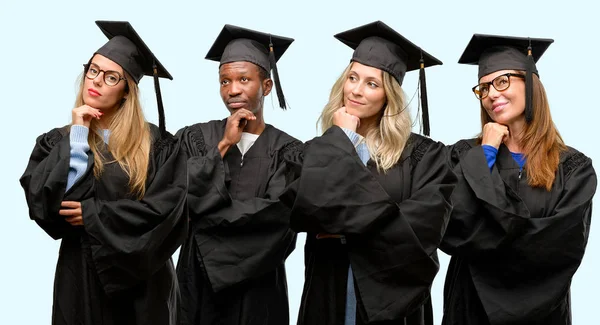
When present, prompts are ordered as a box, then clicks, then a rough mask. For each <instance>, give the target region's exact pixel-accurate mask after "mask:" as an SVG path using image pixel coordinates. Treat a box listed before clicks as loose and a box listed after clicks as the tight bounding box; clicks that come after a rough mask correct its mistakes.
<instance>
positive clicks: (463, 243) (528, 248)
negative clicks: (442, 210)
mask: <svg viewBox="0 0 600 325" xmlns="http://www.w3.org/2000/svg"><path fill="white" fill-rule="evenodd" d="M453 155H454V161H455V162H458V160H459V161H460V162H459V163H457V164H456V167H455V172H456V173H457V175H458V177H459V183H458V185H457V188H456V190H455V192H454V194H453V197H452V198H453V202H456V203H455V207H454V210H453V212H452V216H451V220H450V223H449V225H448V229H447V232H446V235H445V238H444V241H443V245H442V249H443V250H444V251H446V252H448V253H449V254H456V255H460V256H466V257H468V258H469V261H470V271H471V274H472V278H473V283H474V285H475V288H476V289H477V291H478V293H479V297H480V299H481V302H482V304H483V306H484V308H485V310H486V313H487V314H488V318H489V319H490V323H491V324H507V323H514V324H517V323H519V324H520V323H524V324H525V323H527V322H534V321H535V320H536V319H544V318H545V317H546V316H547V315H548V314H550V313H551V312H552V311H553V310H554V309H555V308H556V307H557V305H558V303H559V300H560V297H563V296H564V295H565V293H566V292H568V290H569V287H570V283H571V279H572V277H573V275H574V273H575V271H576V270H577V268H578V267H579V265H580V263H581V260H582V258H583V255H584V252H585V247H586V245H587V241H588V236H589V228H590V221H591V213H592V198H593V196H594V193H595V191H596V183H597V181H596V173H595V171H594V168H593V166H592V163H591V159H589V158H588V157H586V156H585V155H583V154H582V153H574V154H572V155H570V156H569V157H568V158H567V159H566V160H565V161H564V162H563V163H562V164H561V166H560V167H559V170H558V172H557V177H556V180H555V185H554V187H553V189H552V190H553V191H556V190H560V191H561V193H560V195H559V196H558V199H557V201H556V202H555V203H552V205H551V206H550V208H551V209H552V210H550V211H548V212H547V213H546V215H545V216H544V217H532V216H531V215H530V212H529V210H528V209H527V206H526V204H525V202H524V201H523V200H522V199H521V198H520V197H519V195H517V193H515V192H514V191H513V190H512V189H511V188H510V187H509V186H508V185H506V184H505V183H504V182H503V180H502V178H501V177H500V175H499V173H498V170H497V169H494V170H493V171H492V173H491V174H490V172H489V170H488V168H487V165H486V161H485V157H484V156H483V150H482V149H481V147H479V146H477V147H473V148H470V149H468V150H467V151H466V153H464V155H461V154H460V153H458V152H456V153H454V154H453ZM461 156H462V157H461ZM540 190H541V191H543V189H540Z"/></svg>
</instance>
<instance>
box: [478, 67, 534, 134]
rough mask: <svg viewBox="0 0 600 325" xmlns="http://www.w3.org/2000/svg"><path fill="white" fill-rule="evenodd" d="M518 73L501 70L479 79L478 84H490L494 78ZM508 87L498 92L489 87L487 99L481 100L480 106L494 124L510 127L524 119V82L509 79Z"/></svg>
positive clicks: (517, 79) (515, 78)
mask: <svg viewBox="0 0 600 325" xmlns="http://www.w3.org/2000/svg"><path fill="white" fill-rule="evenodd" d="M507 73H514V74H517V73H519V72H518V71H515V70H501V71H496V72H493V73H490V74H488V75H486V76H483V77H481V79H480V80H479V83H480V84H481V83H487V82H491V81H492V80H494V79H495V78H497V77H499V76H501V75H504V74H507ZM509 78H510V80H509V81H508V82H510V86H509V87H508V88H507V89H505V90H503V91H498V90H496V88H494V87H493V86H490V87H489V92H488V95H487V97H485V98H484V99H482V100H481V105H482V106H483V108H484V109H485V110H486V112H487V113H488V114H489V116H490V117H491V118H492V120H494V121H495V122H496V123H500V124H503V125H510V124H513V123H514V122H516V121H519V120H524V119H525V80H524V79H522V78H518V77H515V76H511V77H509Z"/></svg>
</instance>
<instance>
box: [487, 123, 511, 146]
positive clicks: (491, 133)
mask: <svg viewBox="0 0 600 325" xmlns="http://www.w3.org/2000/svg"><path fill="white" fill-rule="evenodd" d="M508 136H509V132H508V127H507V126H506V125H502V124H498V123H494V122H490V123H487V124H486V125H484V126H483V136H482V138H483V139H482V140H481V144H482V145H484V144H487V145H488V146H492V147H494V148H496V149H498V148H500V144H502V142H504V141H506V139H508Z"/></svg>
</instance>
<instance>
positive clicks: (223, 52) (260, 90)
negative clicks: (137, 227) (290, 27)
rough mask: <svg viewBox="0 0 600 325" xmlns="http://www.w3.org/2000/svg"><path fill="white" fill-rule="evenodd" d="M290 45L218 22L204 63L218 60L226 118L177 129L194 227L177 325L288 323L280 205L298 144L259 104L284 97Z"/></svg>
mask: <svg viewBox="0 0 600 325" xmlns="http://www.w3.org/2000/svg"><path fill="white" fill-rule="evenodd" d="M292 42H293V39H291V38H287V37H280V36H275V35H271V34H266V33H261V32H257V31H253V30H249V29H245V28H241V27H236V26H232V25H225V27H224V28H223V30H222V31H221V33H220V34H219V36H218V37H217V39H216V41H215V43H214V44H213V46H212V48H211V49H210V50H209V52H208V54H207V56H206V58H207V59H209V60H214V61H219V62H220V65H219V82H220V94H221V98H222V99H223V102H224V104H225V106H226V108H227V110H228V111H229V113H230V116H229V117H228V118H226V119H223V120H220V121H210V122H207V123H199V124H195V125H192V126H189V127H186V128H184V129H182V130H180V131H179V132H178V136H179V137H180V138H181V141H182V146H184V148H185V150H187V152H188V155H189V159H188V179H189V186H190V188H189V193H188V209H189V213H190V222H191V225H190V227H191V231H190V233H189V236H188V239H187V241H186V243H185V244H184V246H183V247H182V250H181V255H180V257H179V262H178V266H177V272H178V276H179V283H180V286H181V289H182V300H183V301H182V308H181V309H180V310H181V315H180V316H181V319H182V324H194V325H199V324H202V325H208V324H273V325H276V324H277V325H280V324H288V323H289V311H288V309H289V308H288V299H287V285H286V276H285V267H284V262H285V259H286V258H287V256H288V255H289V254H290V253H291V252H292V250H293V249H294V247H295V240H296V236H295V233H294V232H292V231H291V230H290V229H289V210H288V209H287V208H286V207H285V206H283V205H282V204H281V203H280V202H279V201H278V196H279V194H280V192H281V191H282V190H283V189H284V187H285V186H286V185H287V183H288V181H289V180H290V179H289V177H291V174H290V172H289V171H288V168H287V167H286V164H285V162H284V161H283V155H284V154H285V153H286V152H288V151H291V150H296V148H297V147H298V146H299V145H300V144H301V143H300V142H299V141H298V140H296V139H294V138H292V137H291V136H289V135H287V134H286V133H284V132H282V131H281V130H278V129H277V128H275V127H273V126H271V125H269V124H265V121H264V118H263V104H264V98H265V96H267V95H268V94H269V93H270V92H271V90H272V88H273V79H271V77H270V72H271V71H273V73H274V81H275V85H276V87H277V94H278V98H279V103H280V106H281V107H282V108H285V99H284V97H283V93H282V91H281V85H280V84H279V80H278V75H277V68H276V61H277V60H278V59H279V58H280V57H281V56H282V55H283V53H284V52H285V50H286V49H287V48H288V47H289V45H290V44H291V43H292Z"/></svg>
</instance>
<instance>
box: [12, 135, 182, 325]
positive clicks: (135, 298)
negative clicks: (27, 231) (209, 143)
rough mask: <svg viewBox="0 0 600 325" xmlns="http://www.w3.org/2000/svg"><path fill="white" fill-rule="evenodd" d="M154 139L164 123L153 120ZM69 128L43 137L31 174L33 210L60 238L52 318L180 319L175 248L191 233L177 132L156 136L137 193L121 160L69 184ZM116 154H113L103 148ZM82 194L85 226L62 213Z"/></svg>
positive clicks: (106, 321)
mask: <svg viewBox="0 0 600 325" xmlns="http://www.w3.org/2000/svg"><path fill="white" fill-rule="evenodd" d="M151 131H152V135H153V138H154V139H159V131H158V128H157V127H156V126H154V125H151ZM68 132H69V128H68V127H64V128H60V129H53V130H52V131H50V132H48V133H45V134H43V135H41V136H40V137H38V139H37V143H36V145H35V148H34V149H33V153H32V154H31V158H30V160H29V164H28V166H27V169H26V170H25V173H24V174H23V176H22V177H21V179H20V182H21V185H22V187H23V189H24V190H25V196H26V199H27V204H28V206H29V216H30V217H31V219H33V220H34V221H35V222H37V223H38V224H39V225H40V227H42V228H43V229H44V230H45V231H46V232H47V233H48V234H49V235H50V236H52V238H54V239H62V242H61V246H60V252H59V257H58V263H57V266H56V275H55V280H54V303H53V308H52V324H55V325H62V324H64V325H73V324H78V325H79V324H84V325H118V324H123V325H125V324H126V325H131V324H160V325H164V324H175V323H176V316H177V313H176V312H177V303H178V299H179V289H178V284H177V280H176V274H175V270H174V267H173V262H172V260H171V255H172V254H173V253H174V252H175V250H176V249H177V247H179V246H180V245H181V243H182V242H183V240H184V239H185V234H186V232H187V216H186V215H185V213H186V210H185V195H186V191H187V186H186V184H187V183H186V173H185V168H186V165H185V164H186V161H185V156H183V155H180V154H179V152H180V150H179V147H178V145H177V144H176V143H175V142H174V141H175V140H174V138H173V137H172V136H169V138H168V139H160V140H156V141H153V145H152V149H151V150H152V151H151V159H150V163H149V169H148V177H147V183H146V194H145V195H144V197H143V199H141V200H137V199H136V198H135V197H133V196H132V195H131V194H129V189H128V177H127V175H126V174H125V173H124V172H123V171H122V169H121V168H120V166H119V165H118V163H116V162H113V163H108V164H106V166H105V169H104V173H103V174H102V176H101V177H100V179H96V178H95V177H94V176H93V170H92V169H93V159H92V156H91V155H92V153H91V152H90V159H89V160H88V168H87V171H86V173H85V174H84V175H83V176H82V177H81V178H80V179H78V180H77V182H76V183H75V184H74V185H73V187H71V188H70V189H69V191H66V193H65V189H66V184H67V175H68V172H69V160H70V143H69V133H68ZM105 157H106V158H107V161H110V157H111V156H110V153H109V152H108V151H107V152H106V153H105ZM63 200H65V201H79V202H81V205H82V211H83V223H84V226H71V225H70V224H68V223H67V222H66V221H65V220H64V217H62V216H60V215H59V214H58V212H59V210H60V204H61V202H62V201H63Z"/></svg>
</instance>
